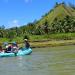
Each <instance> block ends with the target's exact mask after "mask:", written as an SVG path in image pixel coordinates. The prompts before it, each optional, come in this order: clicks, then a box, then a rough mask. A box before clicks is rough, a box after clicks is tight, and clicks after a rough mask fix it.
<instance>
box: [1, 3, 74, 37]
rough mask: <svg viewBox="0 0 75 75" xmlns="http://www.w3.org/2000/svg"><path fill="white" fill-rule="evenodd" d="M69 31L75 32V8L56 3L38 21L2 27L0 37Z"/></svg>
mask: <svg viewBox="0 0 75 75" xmlns="http://www.w3.org/2000/svg"><path fill="white" fill-rule="evenodd" d="M67 32H75V8H74V7H72V6H68V5H66V4H65V3H61V4H58V3H56V5H55V7H54V8H53V9H51V10H50V11H49V12H48V13H46V14H45V15H44V16H42V18H41V19H40V20H38V21H34V22H33V23H28V24H27V25H24V26H21V27H14V28H10V29H4V28H1V27H0V38H3V37H6V38H14V37H17V36H18V37H20V36H24V35H26V34H33V35H43V34H50V33H67Z"/></svg>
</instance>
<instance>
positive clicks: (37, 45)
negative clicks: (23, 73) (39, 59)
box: [30, 40, 75, 48]
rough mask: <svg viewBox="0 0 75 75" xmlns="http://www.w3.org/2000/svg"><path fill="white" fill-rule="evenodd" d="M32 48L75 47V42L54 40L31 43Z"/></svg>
mask: <svg viewBox="0 0 75 75" xmlns="http://www.w3.org/2000/svg"><path fill="white" fill-rule="evenodd" d="M30 45H31V47H32V48H42V47H55V46H67V45H75V40H52V41H49V40H48V41H47V40H46V41H41V42H40V41H35V42H30Z"/></svg>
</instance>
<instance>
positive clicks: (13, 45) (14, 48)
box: [12, 42, 18, 53]
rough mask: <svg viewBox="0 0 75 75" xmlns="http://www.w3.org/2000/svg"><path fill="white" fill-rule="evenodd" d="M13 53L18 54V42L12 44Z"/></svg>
mask: <svg viewBox="0 0 75 75" xmlns="http://www.w3.org/2000/svg"><path fill="white" fill-rule="evenodd" d="M12 52H14V53H17V52H18V46H17V43H16V42H13V43H12Z"/></svg>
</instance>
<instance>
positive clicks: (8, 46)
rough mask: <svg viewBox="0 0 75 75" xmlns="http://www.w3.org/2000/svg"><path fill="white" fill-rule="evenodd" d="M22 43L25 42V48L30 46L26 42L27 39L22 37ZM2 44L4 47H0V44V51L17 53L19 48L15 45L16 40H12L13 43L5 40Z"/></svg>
mask: <svg viewBox="0 0 75 75" xmlns="http://www.w3.org/2000/svg"><path fill="white" fill-rule="evenodd" d="M24 44H25V48H26V49H28V48H29V47H30V44H29V42H28V40H27V39H24ZM4 46H5V49H3V48H2V46H0V53H2V52H4V53H12V52H13V53H17V52H18V50H19V47H18V45H17V43H16V42H13V43H11V44H10V43H9V44H8V43H7V42H5V43H4Z"/></svg>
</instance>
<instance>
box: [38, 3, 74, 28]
mask: <svg viewBox="0 0 75 75" xmlns="http://www.w3.org/2000/svg"><path fill="white" fill-rule="evenodd" d="M65 16H71V17H75V10H74V9H73V8H71V7H70V6H67V5H66V4H63V3H61V4H58V5H57V6H55V7H54V8H53V9H52V10H51V11H49V12H48V13H47V14H45V16H43V17H42V18H41V19H40V20H39V21H38V23H37V27H38V26H42V25H43V24H44V22H45V21H47V22H48V25H51V23H53V22H54V20H55V19H58V20H62V19H64V17H65Z"/></svg>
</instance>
